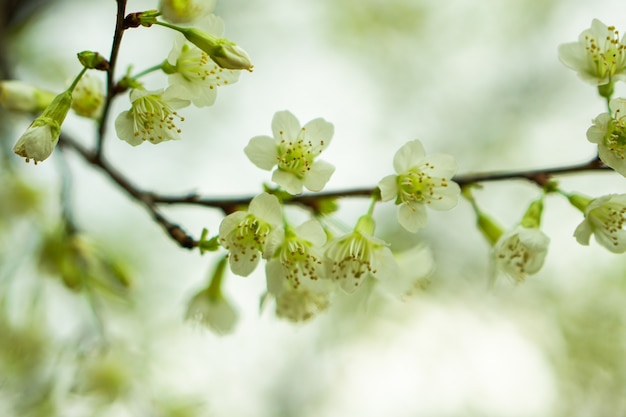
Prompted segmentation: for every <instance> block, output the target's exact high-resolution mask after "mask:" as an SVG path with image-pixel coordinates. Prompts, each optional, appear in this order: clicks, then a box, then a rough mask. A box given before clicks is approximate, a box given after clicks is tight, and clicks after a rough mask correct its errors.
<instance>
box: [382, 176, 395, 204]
mask: <svg viewBox="0 0 626 417" xmlns="http://www.w3.org/2000/svg"><path fill="white" fill-rule="evenodd" d="M397 179H398V176H397V175H387V176H386V177H385V178H383V179H382V180H380V182H379V183H378V188H380V199H381V200H382V201H389V200H393V199H395V198H396V197H397V196H398V182H397Z"/></svg>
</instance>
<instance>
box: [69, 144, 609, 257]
mask: <svg viewBox="0 0 626 417" xmlns="http://www.w3.org/2000/svg"><path fill="white" fill-rule="evenodd" d="M59 145H60V146H62V147H63V146H66V147H69V148H71V149H73V150H74V151H76V152H77V153H78V154H79V155H80V156H81V157H82V158H83V159H84V160H85V161H86V162H88V163H90V164H91V165H93V166H95V167H97V168H99V169H100V170H101V171H102V172H104V173H105V174H106V175H107V176H108V177H109V178H111V180H112V181H113V182H114V183H116V184H117V185H118V186H119V187H120V188H121V189H123V190H124V191H125V192H126V193H127V194H128V195H129V196H130V197H132V198H133V199H134V200H137V201H138V202H139V203H141V204H142V205H143V206H144V207H145V208H146V209H147V210H148V212H149V213H150V215H151V216H152V218H153V219H154V221H155V222H157V223H158V224H159V225H161V227H162V228H163V229H164V230H165V231H166V232H167V234H168V235H169V236H170V237H171V238H172V239H173V240H174V241H176V242H177V243H178V245H179V246H181V247H183V248H187V249H192V248H195V247H196V246H198V241H197V240H195V239H193V238H192V237H191V236H189V235H188V234H187V233H186V232H185V231H184V230H183V229H182V228H181V227H180V226H179V225H177V224H175V223H172V222H171V221H169V220H168V219H167V218H166V217H164V216H163V214H161V212H160V211H159V209H158V207H157V206H158V205H159V204H163V205H177V204H178V205H180V204H187V205H196V206H202V207H209V208H214V209H219V210H221V211H222V212H223V213H224V214H229V213H232V212H233V211H235V210H238V209H239V208H241V207H244V206H246V205H248V204H249V203H250V201H251V200H252V198H253V196H242V197H235V198H232V197H229V198H209V197H203V196H201V195H198V194H186V195H178V196H175V195H163V194H158V193H153V192H150V191H145V190H141V189H140V188H138V187H136V186H135V185H134V184H132V183H131V182H130V181H129V180H128V179H127V178H126V177H125V176H124V175H122V174H121V173H120V172H119V171H117V169H115V168H114V167H113V166H112V165H111V164H109V163H108V162H107V161H106V159H105V158H104V157H103V156H102V155H98V154H97V153H96V152H90V151H88V150H87V149H85V148H84V147H83V146H82V145H80V144H78V143H77V142H76V141H74V140H73V139H71V138H70V137H68V136H67V135H65V134H64V135H62V137H61V140H60V141H59ZM605 170H610V168H608V167H606V166H605V165H604V164H603V163H602V161H600V160H599V159H598V158H597V157H596V158H594V159H592V160H590V161H588V162H585V163H581V164H574V165H568V166H562V167H555V168H545V169H537V170H530V171H513V172H486V173H476V174H466V175H458V176H456V177H454V178H453V180H454V181H455V182H456V183H458V184H459V185H460V186H461V187H464V186H468V185H470V184H476V183H483V182H493V181H505V180H514V179H522V180H527V181H531V182H533V183H535V184H537V185H538V186H540V187H544V186H545V185H546V184H547V182H548V180H549V179H550V178H552V177H553V176H557V175H567V174H575V173H579V172H586V171H605ZM375 192H377V189H376V188H354V189H346V190H337V191H325V192H319V193H315V194H304V195H299V196H294V197H292V198H291V199H289V200H287V201H284V203H285V204H297V205H301V206H304V207H307V208H309V209H311V210H313V211H315V212H317V211H318V210H317V208H318V207H319V205H320V203H321V202H322V201H324V200H329V199H335V198H346V197H361V198H362V197H366V198H369V197H371V196H372V194H373V193H375Z"/></svg>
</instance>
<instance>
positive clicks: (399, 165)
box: [393, 140, 426, 174]
mask: <svg viewBox="0 0 626 417" xmlns="http://www.w3.org/2000/svg"><path fill="white" fill-rule="evenodd" d="M425 155H426V152H425V151H424V146H423V145H422V142H420V141H419V140H412V141H410V142H407V143H406V144H404V145H403V146H402V147H401V148H400V149H398V152H396V154H395V156H394V157H393V167H394V169H395V170H396V173H398V174H401V173H403V172H406V171H408V170H410V169H411V168H413V167H414V166H416V165H419V163H420V162H421V161H422V159H423V158H424V156H425Z"/></svg>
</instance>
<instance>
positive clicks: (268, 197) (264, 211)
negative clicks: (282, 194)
mask: <svg viewBox="0 0 626 417" xmlns="http://www.w3.org/2000/svg"><path fill="white" fill-rule="evenodd" d="M248 212H249V213H251V214H254V215H255V216H256V217H258V218H259V219H261V220H263V221H266V222H268V223H269V224H270V225H272V226H274V227H276V226H278V225H280V224H282V221H283V214H282V209H281V206H280V202H279V201H278V198H277V197H276V196H275V195H272V194H268V193H261V194H259V195H257V196H256V197H254V198H253V199H252V201H250V206H249V207H248Z"/></svg>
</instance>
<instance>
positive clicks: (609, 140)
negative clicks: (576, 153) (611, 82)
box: [587, 98, 626, 177]
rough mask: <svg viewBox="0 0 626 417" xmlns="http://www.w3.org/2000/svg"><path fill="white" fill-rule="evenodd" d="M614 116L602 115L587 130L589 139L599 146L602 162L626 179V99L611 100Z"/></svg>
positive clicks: (610, 105) (610, 104)
mask: <svg viewBox="0 0 626 417" xmlns="http://www.w3.org/2000/svg"><path fill="white" fill-rule="evenodd" d="M609 107H610V108H611V110H612V112H613V116H611V115H610V114H609V113H602V114H600V115H598V117H596V118H595V119H594V120H593V126H591V127H590V128H589V129H588V130H587V139H588V140H589V142H591V143H595V144H597V145H598V155H599V156H600V159H601V160H602V162H604V163H605V164H606V165H607V166H609V167H611V168H613V169H614V170H615V171H617V172H619V173H620V174H622V175H623V176H625V177H626V157H625V156H626V99H623V98H616V99H613V100H611V102H610V103H609Z"/></svg>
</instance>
